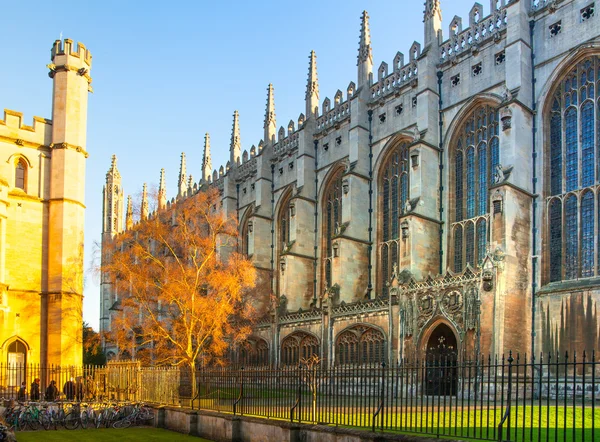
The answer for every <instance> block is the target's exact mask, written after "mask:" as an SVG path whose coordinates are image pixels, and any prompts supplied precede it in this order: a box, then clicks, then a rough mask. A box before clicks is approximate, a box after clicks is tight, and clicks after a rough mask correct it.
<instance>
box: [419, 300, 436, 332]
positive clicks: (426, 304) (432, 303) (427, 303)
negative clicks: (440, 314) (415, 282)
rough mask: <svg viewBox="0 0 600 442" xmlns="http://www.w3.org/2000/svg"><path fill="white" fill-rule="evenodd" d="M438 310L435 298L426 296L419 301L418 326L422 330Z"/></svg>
mask: <svg viewBox="0 0 600 442" xmlns="http://www.w3.org/2000/svg"><path fill="white" fill-rule="evenodd" d="M436 309H437V300H436V299H435V296H432V295H429V294H427V295H425V296H423V297H422V298H421V299H420V300H419V317H418V318H417V326H418V327H419V329H422V328H423V327H424V326H425V324H426V323H427V321H429V320H430V319H431V318H432V317H433V315H434V313H435V311H436Z"/></svg>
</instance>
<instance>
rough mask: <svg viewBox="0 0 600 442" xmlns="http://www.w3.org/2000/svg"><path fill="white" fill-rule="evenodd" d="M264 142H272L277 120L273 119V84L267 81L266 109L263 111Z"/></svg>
mask: <svg viewBox="0 0 600 442" xmlns="http://www.w3.org/2000/svg"><path fill="white" fill-rule="evenodd" d="M264 127H265V144H271V143H274V140H275V133H276V132H277V122H276V120H275V97H274V95H273V85H272V84H271V83H269V88H268V89H267V109H266V112H265V126H264Z"/></svg>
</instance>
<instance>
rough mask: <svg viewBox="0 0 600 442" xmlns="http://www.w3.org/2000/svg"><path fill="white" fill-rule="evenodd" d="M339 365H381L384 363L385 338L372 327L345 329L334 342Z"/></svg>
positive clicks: (359, 326)
mask: <svg viewBox="0 0 600 442" xmlns="http://www.w3.org/2000/svg"><path fill="white" fill-rule="evenodd" d="M336 355H337V357H336V360H337V364H339V365H358V364H370V363H381V362H384V361H385V336H384V335H383V333H382V332H381V331H379V330H377V329H375V328H373V327H369V326H366V325H357V326H354V327H351V328H348V329H346V330H345V331H343V332H342V333H340V335H339V336H338V338H337V341H336Z"/></svg>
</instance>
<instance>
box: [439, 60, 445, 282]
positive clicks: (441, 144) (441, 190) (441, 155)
mask: <svg viewBox="0 0 600 442" xmlns="http://www.w3.org/2000/svg"><path fill="white" fill-rule="evenodd" d="M443 76H444V73H443V72H442V71H438V73H437V77H438V97H439V100H438V125H439V137H440V140H439V153H438V157H439V160H438V161H439V169H440V173H439V181H440V184H439V189H438V193H439V195H440V203H439V204H440V230H439V244H440V275H441V274H443V273H444V247H443V245H444V181H443V178H444V175H443V174H444V121H443V119H442V105H443V101H442V77H443Z"/></svg>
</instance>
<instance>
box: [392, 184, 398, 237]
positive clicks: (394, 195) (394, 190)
mask: <svg viewBox="0 0 600 442" xmlns="http://www.w3.org/2000/svg"><path fill="white" fill-rule="evenodd" d="M392 202H393V204H392V238H393V239H396V238H398V216H399V213H398V204H399V201H398V176H397V175H395V176H394V178H392Z"/></svg>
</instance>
